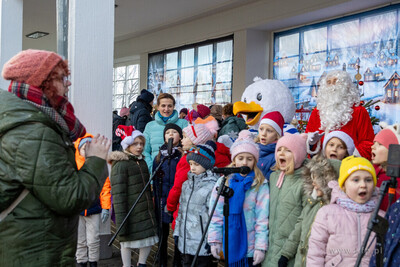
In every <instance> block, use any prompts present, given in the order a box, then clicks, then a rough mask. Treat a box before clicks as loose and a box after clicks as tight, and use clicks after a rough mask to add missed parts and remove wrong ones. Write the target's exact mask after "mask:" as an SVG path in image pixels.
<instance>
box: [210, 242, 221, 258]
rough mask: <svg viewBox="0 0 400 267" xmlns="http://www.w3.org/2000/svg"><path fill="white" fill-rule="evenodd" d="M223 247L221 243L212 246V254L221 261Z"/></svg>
mask: <svg viewBox="0 0 400 267" xmlns="http://www.w3.org/2000/svg"><path fill="white" fill-rule="evenodd" d="M221 250H222V245H221V244H220V243H213V244H212V246H211V254H212V255H213V256H214V258H216V259H219V258H220V256H219V254H220V253H221Z"/></svg>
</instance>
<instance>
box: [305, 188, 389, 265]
mask: <svg viewBox="0 0 400 267" xmlns="http://www.w3.org/2000/svg"><path fill="white" fill-rule="evenodd" d="M329 186H330V187H331V188H332V197H331V202H330V203H331V204H330V205H327V206H324V207H322V208H321V209H320V210H319V211H318V213H317V216H316V217H315V220H314V223H313V226H312V229H311V235H310V239H309V241H308V244H309V248H308V254H307V267H308V266H310V267H313V266H318V267H319V266H343V267H345V266H346V267H347V266H354V264H355V263H356V260H357V256H358V252H359V251H360V248H361V246H362V242H363V241H364V237H365V235H366V233H367V225H368V221H369V218H370V217H371V214H372V211H371V212H366V213H361V212H355V211H352V210H350V209H347V208H345V207H342V206H340V205H339V204H337V200H338V198H343V199H346V198H347V199H348V196H347V195H346V193H344V192H343V191H342V190H341V189H340V188H339V185H338V183H337V182H335V181H331V182H330V183H329ZM372 200H374V201H377V190H376V191H375V193H374V195H373V196H372ZM379 215H381V216H383V212H382V211H380V212H379ZM374 237H375V233H374V232H372V233H371V235H370V238H369V242H368V244H369V243H370V242H371V241H372V243H371V246H370V248H371V249H369V250H368V251H367V252H366V254H365V255H364V257H363V258H362V261H361V265H360V266H368V264H369V261H370V259H371V256H372V253H373V251H374V248H375V243H376V240H375V239H374Z"/></svg>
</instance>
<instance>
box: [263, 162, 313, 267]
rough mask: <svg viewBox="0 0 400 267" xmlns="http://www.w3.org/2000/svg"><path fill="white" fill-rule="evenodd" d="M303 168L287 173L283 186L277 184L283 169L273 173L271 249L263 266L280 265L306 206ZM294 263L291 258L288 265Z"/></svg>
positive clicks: (270, 216) (270, 219) (271, 179)
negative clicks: (283, 250) (280, 260)
mask: <svg viewBox="0 0 400 267" xmlns="http://www.w3.org/2000/svg"><path fill="white" fill-rule="evenodd" d="M305 162H307V160H305ZM303 164H304V163H303ZM302 170H303V166H301V167H300V168H298V169H296V170H295V171H294V173H293V174H286V175H285V178H284V179H283V184H282V187H281V188H278V187H277V186H276V183H277V181H278V178H279V174H280V172H281V171H275V172H273V173H271V176H270V189H269V190H270V205H269V249H268V251H267V254H266V257H265V260H264V262H263V265H262V266H263V267H266V266H274V267H275V266H277V265H278V260H279V258H280V256H281V252H282V248H283V247H284V246H285V242H286V241H287V239H288V238H289V236H290V234H291V233H292V231H293V230H294V228H295V225H296V222H297V220H298V218H299V217H300V214H301V211H302V210H303V207H304V206H305V202H306V200H307V195H306V194H305V193H304V189H303V179H302ZM293 264H294V260H291V261H289V265H288V266H293Z"/></svg>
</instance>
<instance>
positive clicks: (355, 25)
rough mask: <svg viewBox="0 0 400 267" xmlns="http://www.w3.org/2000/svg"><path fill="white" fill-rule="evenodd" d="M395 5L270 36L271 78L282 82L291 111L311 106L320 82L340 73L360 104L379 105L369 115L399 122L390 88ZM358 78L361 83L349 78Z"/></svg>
mask: <svg viewBox="0 0 400 267" xmlns="http://www.w3.org/2000/svg"><path fill="white" fill-rule="evenodd" d="M399 11H400V5H392V6H389V7H385V8H381V9H376V10H372V11H368V12H364V13H361V14H357V15H352V16H348V17H344V18H340V19H335V20H331V21H327V22H323V23H318V24H314V25H309V26H304V27H300V28H297V29H292V30H289V31H285V32H279V33H275V35H274V57H273V60H274V62H273V71H274V73H273V75H274V79H278V80H281V81H282V82H284V83H285V84H286V85H287V86H288V87H289V89H290V90H291V91H292V94H293V96H294V99H295V103H296V105H297V108H300V107H301V106H303V107H305V108H307V107H314V106H315V105H316V97H317V96H318V87H319V82H320V79H321V77H323V76H324V75H325V74H326V73H327V72H329V71H331V70H334V69H343V70H346V71H347V72H348V73H349V74H350V76H351V77H352V78H353V81H354V83H355V85H357V86H358V87H359V89H360V94H361V96H362V99H363V100H366V101H369V100H381V101H382V102H379V103H377V104H376V105H379V106H380V107H379V108H376V109H370V110H369V113H370V115H371V116H375V117H377V118H380V119H384V120H385V121H386V122H387V123H389V124H392V123H395V122H398V121H399V120H400V115H396V114H400V106H398V105H396V106H394V105H393V103H396V102H393V100H392V99H388V98H387V97H386V98H385V92H386V94H387V96H389V95H391V92H392V90H391V88H393V86H396V85H394V83H396V79H397V78H396V77H398V73H397V69H398V67H399V65H398V60H399V52H400V51H399V48H400V42H399V40H400V27H399V26H400V12H399ZM357 73H359V74H361V75H362V76H361V77H362V78H361V81H362V82H360V83H359V82H358V80H356V78H355V76H356V74H357Z"/></svg>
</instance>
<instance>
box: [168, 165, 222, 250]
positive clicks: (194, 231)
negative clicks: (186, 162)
mask: <svg viewBox="0 0 400 267" xmlns="http://www.w3.org/2000/svg"><path fill="white" fill-rule="evenodd" d="M217 180H218V177H217V176H216V175H215V174H214V173H212V172H211V171H210V170H207V171H206V172H203V173H201V174H198V175H196V174H194V173H191V172H189V174H188V180H186V181H185V182H184V183H183V185H182V194H181V197H180V200H179V203H180V209H179V213H178V217H177V218H176V226H175V231H174V236H179V239H178V248H179V251H180V252H181V253H182V254H189V255H196V251H197V247H198V246H199V244H200V240H201V237H202V235H203V231H204V229H206V227H207V221H208V218H209V212H210V207H209V201H210V197H211V192H212V189H213V187H214V184H215V183H216V182H217ZM204 240H205V242H204V245H202V246H201V249H200V253H199V256H208V255H209V254H210V253H209V252H207V250H206V249H205V244H206V242H207V238H205V239H204Z"/></svg>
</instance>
